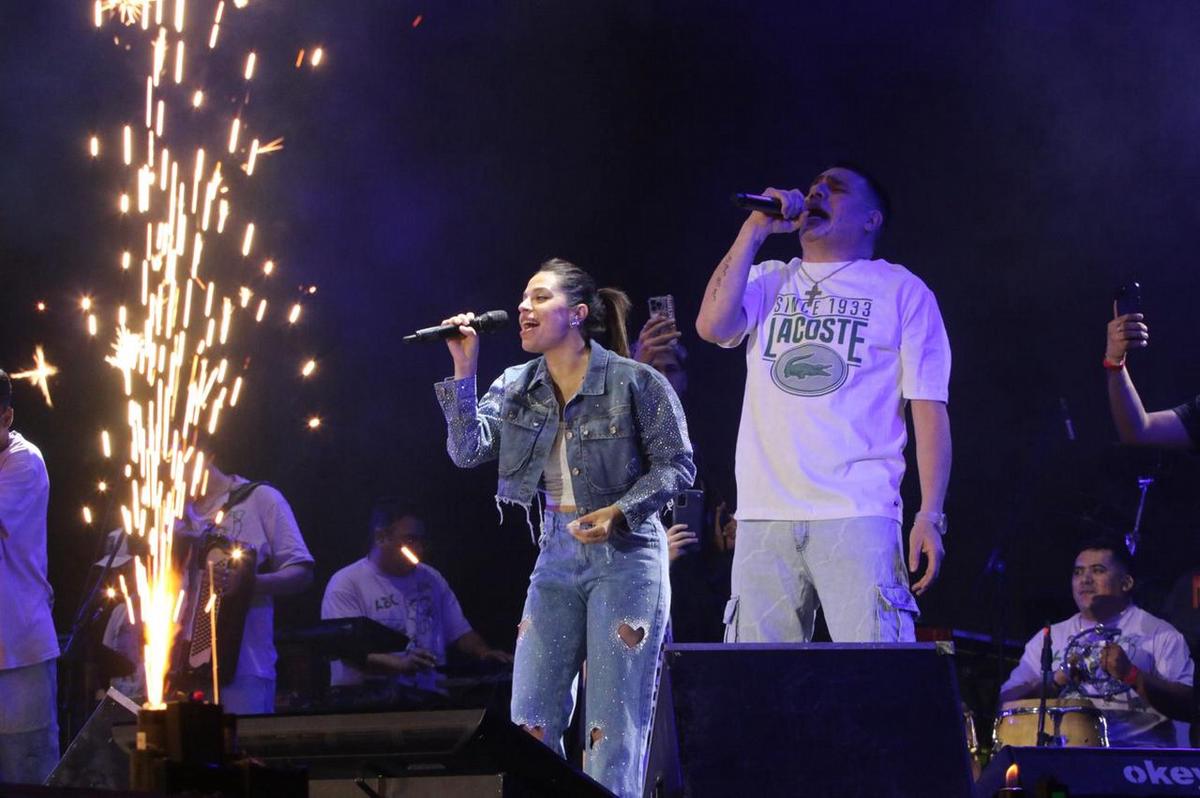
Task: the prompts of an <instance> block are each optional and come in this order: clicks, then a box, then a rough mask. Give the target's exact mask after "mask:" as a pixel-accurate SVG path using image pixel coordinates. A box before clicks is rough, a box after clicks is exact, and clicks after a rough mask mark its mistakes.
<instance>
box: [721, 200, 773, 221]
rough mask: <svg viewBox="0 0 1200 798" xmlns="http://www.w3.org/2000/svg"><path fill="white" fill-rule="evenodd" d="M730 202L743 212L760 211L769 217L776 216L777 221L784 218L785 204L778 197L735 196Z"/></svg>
mask: <svg viewBox="0 0 1200 798" xmlns="http://www.w3.org/2000/svg"><path fill="white" fill-rule="evenodd" d="M729 201H730V202H732V203H733V204H734V205H736V206H737V207H739V208H741V209H743V210H747V211H760V212H761V213H765V214H766V215H767V216H774V217H775V218H776V219H782V218H784V216H783V203H782V202H780V201H779V199H778V198H776V197H767V196H764V195H762V194H734V195H733V196H731V197H730V198H729Z"/></svg>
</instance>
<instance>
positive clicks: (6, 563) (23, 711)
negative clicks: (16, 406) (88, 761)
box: [0, 371, 59, 784]
mask: <svg viewBox="0 0 1200 798" xmlns="http://www.w3.org/2000/svg"><path fill="white" fill-rule="evenodd" d="M12 424H13V405H12V381H11V380H10V379H9V377H8V374H6V373H5V372H3V371H0V783H4V782H7V783H13V784H18V783H20V784H27V783H32V784H41V783H42V781H44V780H45V778H46V776H47V775H49V773H50V771H51V770H53V769H54V765H55V763H57V762H58V718H57V715H56V712H57V705H56V702H55V697H56V695H57V687H56V685H57V682H56V667H55V665H56V660H57V659H58V654H59V651H58V637H57V636H56V635H55V632H54V619H53V618H52V617H51V612H50V611H51V607H52V606H53V604H54V591H53V590H52V589H51V588H50V583H49V582H48V581H47V580H46V565H47V563H46V506H47V504H48V502H49V498H50V479H49V477H48V476H47V474H46V464H45V462H44V461H43V460H42V453H41V452H40V451H39V450H38V448H37V447H36V446H34V445H33V444H32V443H30V442H29V441H27V440H25V438H24V437H23V436H22V435H21V434H20V433H19V432H14V431H13V429H12Z"/></svg>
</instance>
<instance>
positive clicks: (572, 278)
mask: <svg viewBox="0 0 1200 798" xmlns="http://www.w3.org/2000/svg"><path fill="white" fill-rule="evenodd" d="M538 271H539V272H550V273H551V274H553V275H554V276H556V277H557V278H558V283H559V285H560V286H561V287H562V290H563V292H564V293H565V294H566V295H567V301H568V302H569V303H570V304H572V305H587V308H588V315H587V318H586V319H584V322H583V324H582V325H580V327H579V332H580V334H581V335H583V340H585V341H590V340H591V339H592V338H593V337H595V336H597V335H599V334H604V335H605V336H606V337H607V339H608V348H609V349H611V350H612V351H614V352H616V353H617V354H618V355H620V356H621V357H629V331H628V330H627V329H626V326H625V325H626V320H627V319H628V318H629V309H630V307H631V306H632V303H631V302H630V301H629V296H628V295H627V294H626V293H625V292H624V291H622V290H621V289H619V288H600V289H597V288H596V281H595V280H593V279H592V276H591V275H590V274H588V273H587V272H585V271H584V270H583V269H581V268H579V267H578V266H576V265H575V264H574V263H571V262H570V261H567V260H563V259H562V258H550V259H549V260H547V261H545V262H544V263H542V265H541V266H540V267H539V268H538Z"/></svg>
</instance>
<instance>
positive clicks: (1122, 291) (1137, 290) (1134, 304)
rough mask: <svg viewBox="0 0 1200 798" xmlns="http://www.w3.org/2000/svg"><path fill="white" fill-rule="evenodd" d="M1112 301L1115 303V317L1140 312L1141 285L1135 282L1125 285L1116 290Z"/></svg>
mask: <svg viewBox="0 0 1200 798" xmlns="http://www.w3.org/2000/svg"><path fill="white" fill-rule="evenodd" d="M1113 299H1114V300H1116V303H1117V315H1118V316H1124V315H1125V314H1126V313H1141V312H1142V285H1141V283H1139V282H1137V281H1136V280H1133V281H1130V282H1128V283H1125V285H1123V286H1121V287H1120V288H1118V289H1117V292H1116V294H1114V295H1113Z"/></svg>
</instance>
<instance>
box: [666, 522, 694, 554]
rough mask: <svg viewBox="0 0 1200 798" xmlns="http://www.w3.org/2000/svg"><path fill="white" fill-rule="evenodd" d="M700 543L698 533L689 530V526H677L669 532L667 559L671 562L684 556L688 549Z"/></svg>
mask: <svg viewBox="0 0 1200 798" xmlns="http://www.w3.org/2000/svg"><path fill="white" fill-rule="evenodd" d="M699 542H700V538H698V537H696V533H695V532H693V531H692V530H690V529H688V525H687V524H675V525H674V526H672V527H671V528H670V529H668V530H667V558H668V559H669V560H670V561H671V562H675V560H676V559H677V558H678V557H679V556H680V555H682V554H686V553H687V551H686V549H687V548H688V547H690V546H694V545H696V544H697V543H699Z"/></svg>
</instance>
